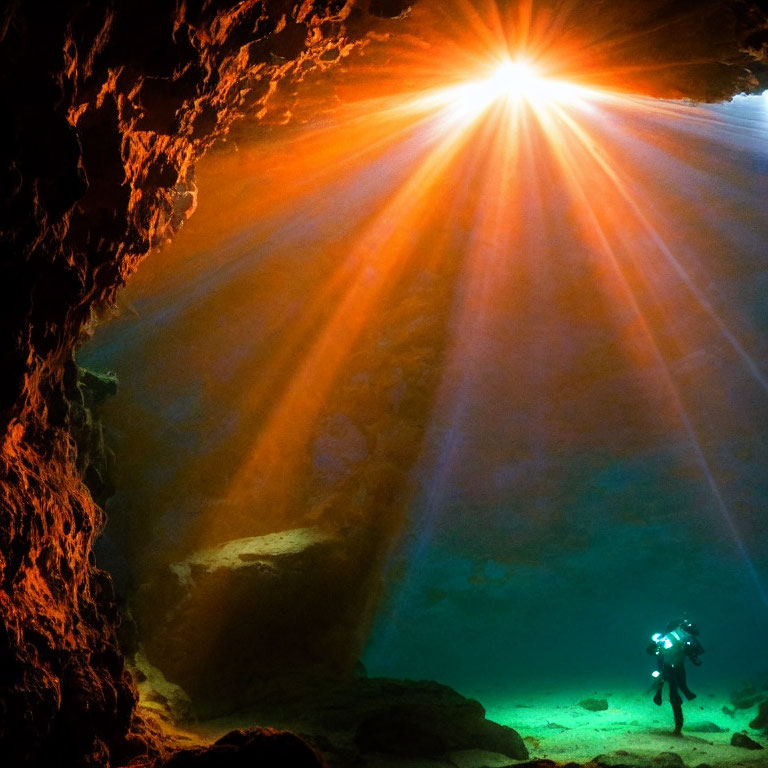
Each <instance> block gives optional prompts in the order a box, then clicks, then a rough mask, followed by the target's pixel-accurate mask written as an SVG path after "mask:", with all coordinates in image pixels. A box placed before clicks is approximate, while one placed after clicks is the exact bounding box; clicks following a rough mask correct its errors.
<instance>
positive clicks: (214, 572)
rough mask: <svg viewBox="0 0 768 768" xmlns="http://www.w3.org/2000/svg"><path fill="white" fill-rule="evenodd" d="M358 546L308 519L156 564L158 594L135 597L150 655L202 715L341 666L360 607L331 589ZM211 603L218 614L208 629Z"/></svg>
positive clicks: (349, 657)
mask: <svg viewBox="0 0 768 768" xmlns="http://www.w3.org/2000/svg"><path fill="white" fill-rule="evenodd" d="M361 546H363V544H362V543H361V542H359V541H355V539H354V538H353V537H346V538H342V537H340V536H338V535H336V536H331V535H329V534H327V533H325V532H323V531H322V530H320V529H312V528H304V529H296V530H293V531H285V532H282V533H276V534H270V535H267V536H260V537H253V538H249V539H238V540H234V541H231V542H227V543H226V544H223V545H219V546H216V547H211V548H210V549H208V550H202V551H199V552H195V553H194V554H193V555H191V556H189V557H188V558H187V559H186V560H184V561H183V562H181V563H175V564H173V565H171V566H170V568H162V569H160V570H159V572H158V574H157V576H156V577H155V580H154V582H150V583H147V584H146V585H145V589H146V590H147V591H148V592H149V593H150V594H152V595H153V596H154V599H153V600H151V601H150V600H146V601H137V603H136V604H137V607H136V611H137V614H136V618H137V623H138V626H139V634H140V636H141V638H142V644H143V648H144V651H145V653H146V656H147V659H148V661H149V662H150V663H151V664H152V665H153V666H155V667H157V668H159V669H162V670H163V673H164V674H165V676H166V677H167V678H168V679H169V680H170V681H171V682H173V683H176V684H178V685H180V686H181V688H182V689H183V690H184V691H185V692H186V693H187V694H189V696H190V697H191V699H192V702H193V704H194V712H195V714H196V715H197V716H198V717H200V718H203V719H208V718H211V717H217V716H220V715H224V714H227V713H229V712H233V711H238V710H242V709H244V708H246V707H247V706H248V705H250V704H252V703H254V702H255V701H257V700H258V699H259V698H263V697H264V696H265V694H266V693H267V692H268V691H269V690H272V689H274V688H277V689H282V688H284V687H285V686H286V685H290V684H291V682H292V681H295V680H297V679H299V680H303V679H306V678H309V677H315V678H316V677H318V676H320V677H322V678H326V677H329V676H333V675H334V674H341V673H342V672H343V670H346V669H348V668H350V667H352V666H353V664H354V661H355V659H356V654H357V652H358V650H359V642H358V639H357V637H356V635H357V630H358V626H359V614H360V611H361V606H359V605H354V604H352V603H351V602H346V603H345V602H344V601H340V600H329V599H328V595H335V594H337V593H338V590H339V584H340V583H342V584H343V583H344V581H345V580H346V579H347V578H348V576H349V571H350V566H349V560H350V559H357V558H358V556H359V555H358V550H359V549H360V547H361ZM212 606H214V608H213V609H212ZM212 610H215V612H216V615H217V616H218V617H220V621H221V624H220V629H219V631H218V632H217V633H213V636H212V633H211V632H210V631H209V629H208V627H209V624H210V615H211V612H212ZM139 611H140V612H139ZM265 617H268V618H266V619H265Z"/></svg>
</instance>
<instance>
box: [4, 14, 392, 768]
mask: <svg viewBox="0 0 768 768" xmlns="http://www.w3.org/2000/svg"><path fill="white" fill-rule="evenodd" d="M395 6H397V7H395ZM403 7H404V6H403V4H402V3H394V4H389V6H388V7H385V8H382V9H381V11H382V14H383V15H397V14H399V13H400V12H402V10H403ZM365 19H366V11H365V10H364V8H363V7H358V5H357V4H356V3H354V2H346V3H345V2H343V1H339V0H327V1H326V0H319V1H318V2H304V3H299V4H297V3H294V2H287V1H286V2H283V1H282V0H264V1H263V2H261V1H259V0H250V1H246V2H234V1H233V2H218V3H210V2H194V1H193V2H179V3H177V2H175V0H172V1H171V2H168V1H167V0H165V1H164V2H128V1H126V2H106V3H101V2H93V3H92V2H87V1H86V2H62V3H57V4H49V3H42V2H23V3H22V2H11V3H9V4H6V5H5V6H4V9H3V11H2V13H1V15H0V44H1V48H0V79H1V90H2V96H1V97H0V99H1V100H0V112H2V114H3V115H4V118H3V124H2V129H1V135H0V154H1V155H2V162H1V163H0V167H1V168H2V177H1V178H2V181H1V182H0V183H1V184H2V192H3V207H2V209H0V230H1V231H2V252H1V253H2V255H1V258H0V314H1V315H2V317H0V322H1V323H2V326H3V329H4V334H3V337H2V348H1V350H0V370H2V372H3V375H2V388H1V389H0V430H1V431H2V454H1V457H2V458H1V460H0V482H1V485H0V489H1V490H0V504H1V505H2V506H1V508H0V579H2V589H0V616H1V617H2V623H1V624H0V674H1V675H2V680H1V682H0V754H2V755H3V757H4V759H7V760H9V761H10V763H9V764H11V765H23V764H46V763H48V762H51V761H54V756H55V762H56V764H58V765H70V764H71V765H94V766H95V765H99V766H106V765H110V764H114V765H119V764H124V763H127V762H130V761H132V760H134V761H141V760H145V761H151V759H152V758H153V756H157V755H159V754H161V753H162V752H163V747H162V744H161V740H160V738H159V737H158V736H157V734H155V733H153V732H152V729H151V728H150V727H148V726H146V725H144V724H142V723H141V722H140V719H139V718H138V716H137V715H136V709H135V693H134V690H133V685H132V683H131V680H130V678H129V675H128V673H127V672H126V671H125V669H124V665H123V659H122V656H121V653H120V651H119V649H118V645H117V641H116V629H117V626H118V623H119V619H118V614H117V610H116V607H115V601H114V594H113V590H112V587H111V581H110V578H109V576H108V574H106V573H105V572H104V571H101V570H99V569H98V568H96V567H95V565H94V561H93V556H92V554H91V550H92V544H93V540H94V537H96V536H97V535H98V533H99V531H100V529H101V526H102V523H103V513H102V512H101V510H100V508H99V507H97V506H96V504H95V503H94V501H93V500H92V498H91V496H90V494H89V493H88V491H87V489H86V487H85V485H84V484H83V481H82V479H81V477H80V474H79V472H78V470H77V465H76V462H77V456H76V450H75V448H74V442H73V440H72V438H71V437H70V434H69V421H70V412H71V406H70V405H69V404H68V401H67V399H66V397H65V392H66V391H67V390H70V391H71V390H72V388H73V387H76V376H77V374H76V370H75V367H74V364H73V363H72V361H71V352H72V349H73V347H74V345H75V344H76V342H77V340H78V338H79V337H80V333H81V330H82V328H83V327H84V325H85V324H86V323H87V322H88V321H89V319H90V317H91V312H92V310H93V309H94V307H97V306H101V305H104V304H105V303H108V302H110V301H111V300H112V299H113V298H114V295H115V292H116V291H117V290H118V289H119V287H120V286H121V285H122V284H123V283H124V281H125V280H126V278H127V277H128V276H129V275H130V274H131V273H132V272H133V271H134V270H135V268H136V266H137V264H138V263H139V261H140V260H141V258H142V257H143V256H144V255H145V254H146V253H147V251H148V250H149V249H150V248H151V247H152V246H153V245H154V244H156V243H158V242H159V241H160V240H161V239H162V238H164V237H167V236H168V235H169V234H170V233H172V232H173V230H174V229H176V228H178V227H179V226H180V225H181V223H182V222H183V220H184V218H185V216H187V215H188V214H189V213H190V211H191V210H192V209H193V208H194V204H195V186H194V173H193V166H194V161H195V159H196V158H198V157H199V156H200V155H201V154H202V153H203V152H205V150H206V149H207V148H208V147H209V146H210V145H211V143H212V142H213V141H214V140H215V139H216V138H217V137H220V136H222V135H224V134H225V133H226V131H227V129H228V127H229V125H230V124H231V123H232V121H234V120H235V119H237V118H238V117H240V116H241V115H244V114H250V115H257V114H258V113H259V112H260V111H261V110H263V109H264V108H265V105H266V103H267V99H268V97H269V96H270V94H271V93H272V92H273V90H274V88H275V86H276V84H277V82H278V81H279V80H280V79H281V78H285V77H290V76H297V75H300V74H301V73H302V72H303V71H305V70H307V69H309V68H311V66H312V62H313V61H317V60H318V59H321V57H323V55H326V58H329V57H328V55H327V54H328V52H329V51H331V50H334V51H337V52H340V53H342V54H343V53H345V52H346V51H348V50H349V49H350V47H351V46H354V45H355V44H356V43H357V42H359V40H360V39H361V37H362V35H363V34H364V32H365V29H366V21H365ZM334 56H336V54H334ZM142 756H143V757H142Z"/></svg>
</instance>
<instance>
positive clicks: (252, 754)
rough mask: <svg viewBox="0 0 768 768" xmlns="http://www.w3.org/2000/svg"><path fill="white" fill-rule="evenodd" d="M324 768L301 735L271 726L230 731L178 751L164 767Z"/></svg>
mask: <svg viewBox="0 0 768 768" xmlns="http://www.w3.org/2000/svg"><path fill="white" fill-rule="evenodd" d="M257 765H258V766H262V768H283V767H284V766H291V768H322V766H323V763H322V761H321V760H320V758H319V757H318V756H317V755H316V754H315V752H314V751H313V750H312V749H311V748H310V747H309V746H308V745H307V744H306V743H305V742H303V741H302V740H301V739H300V738H299V737H298V736H296V735H295V734H293V733H288V732H286V731H274V730H272V729H269V728H263V729H261V728H257V729H249V730H236V731H230V732H229V733H228V734H226V735H225V736H222V738H220V739H219V740H218V741H217V742H215V743H214V744H211V745H210V746H208V747H194V748H191V749H184V750H181V751H180V752H177V753H176V754H175V755H174V756H173V757H172V758H171V759H170V760H169V761H168V762H167V763H165V764H164V765H163V766H162V768H252V766H257Z"/></svg>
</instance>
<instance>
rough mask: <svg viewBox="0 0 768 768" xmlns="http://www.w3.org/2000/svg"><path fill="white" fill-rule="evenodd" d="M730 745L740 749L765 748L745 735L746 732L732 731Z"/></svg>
mask: <svg viewBox="0 0 768 768" xmlns="http://www.w3.org/2000/svg"><path fill="white" fill-rule="evenodd" d="M731 745H732V746H734V747H741V748H742V749H765V747H764V746H763V745H762V744H759V743H758V742H756V741H755V740H754V739H752V738H750V737H749V736H747V734H746V733H734V734H733V736H731Z"/></svg>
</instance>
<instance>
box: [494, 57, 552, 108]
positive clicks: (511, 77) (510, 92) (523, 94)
mask: <svg viewBox="0 0 768 768" xmlns="http://www.w3.org/2000/svg"><path fill="white" fill-rule="evenodd" d="M543 81H544V78H543V77H542V76H541V75H540V74H539V72H538V71H537V69H536V67H534V66H533V64H531V63H529V62H527V61H523V60H518V61H505V62H503V63H502V64H501V65H500V66H499V67H498V68H497V69H496V71H495V72H494V73H493V74H492V75H491V77H490V78H488V84H489V87H490V88H491V89H492V90H494V91H496V93H497V96H498V97H502V96H508V97H510V98H513V99H529V98H534V97H535V96H536V94H537V92H538V91H539V90H540V87H541V85H542V83H543Z"/></svg>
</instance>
